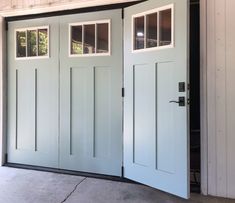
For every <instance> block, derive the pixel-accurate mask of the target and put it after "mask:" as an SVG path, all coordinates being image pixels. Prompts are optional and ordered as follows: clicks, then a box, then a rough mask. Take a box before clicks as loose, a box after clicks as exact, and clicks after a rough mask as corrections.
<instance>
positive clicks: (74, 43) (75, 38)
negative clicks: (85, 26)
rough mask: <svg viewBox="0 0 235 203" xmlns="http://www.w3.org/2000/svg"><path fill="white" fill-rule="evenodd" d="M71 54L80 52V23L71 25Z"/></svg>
mask: <svg viewBox="0 0 235 203" xmlns="http://www.w3.org/2000/svg"><path fill="white" fill-rule="evenodd" d="M71 38H72V40H71V54H82V52H83V51H82V25H79V26H72V27H71Z"/></svg>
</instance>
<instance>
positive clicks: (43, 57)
mask: <svg viewBox="0 0 235 203" xmlns="http://www.w3.org/2000/svg"><path fill="white" fill-rule="evenodd" d="M40 29H47V34H48V43H47V50H48V51H47V55H45V56H27V54H28V53H27V52H28V50H27V40H28V37H27V31H28V30H37V46H38V30H40ZM22 31H25V33H26V57H17V50H18V47H17V38H16V37H17V36H16V33H17V32H22ZM14 41H15V60H29V59H30V60H31V59H33V60H34V59H48V58H50V26H49V25H47V26H39V27H26V28H17V29H15V30H14ZM37 52H38V50H37ZM37 54H38V53H37Z"/></svg>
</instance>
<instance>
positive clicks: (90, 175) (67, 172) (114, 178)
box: [4, 163, 139, 184]
mask: <svg viewBox="0 0 235 203" xmlns="http://www.w3.org/2000/svg"><path fill="white" fill-rule="evenodd" d="M4 166H7V167H10V168H18V169H26V170H34V171H41V172H51V173H58V174H64V175H74V176H83V177H87V178H96V179H103V180H110V181H116V182H125V183H134V184H139V183H137V182H135V181H132V180H129V179H127V178H124V177H119V176H111V175H103V174H97V173H88V172H81V171H72V170H65V169H57V168H50V167H43V166H33V165H26V164H16V163H6V164H4Z"/></svg>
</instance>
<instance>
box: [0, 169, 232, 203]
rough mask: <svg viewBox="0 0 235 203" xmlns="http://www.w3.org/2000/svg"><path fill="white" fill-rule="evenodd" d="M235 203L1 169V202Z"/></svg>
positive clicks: (66, 176) (59, 175) (67, 177)
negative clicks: (184, 197) (187, 197)
mask: <svg viewBox="0 0 235 203" xmlns="http://www.w3.org/2000/svg"><path fill="white" fill-rule="evenodd" d="M181 202H183V203H184V202H189V203H204V202H209V203H232V202H233V203H235V200H228V199H220V198H213V197H203V196H200V195H196V194H192V197H191V199H190V200H183V199H180V198H177V197H175V196H172V195H168V194H166V193H164V192H160V191H158V190H155V189H152V188H150V187H146V186H143V185H137V184H129V183H121V182H114V181H107V180H100V179H94V178H85V177H78V176H70V175H62V174H55V173H49V172H38V171H32V170H23V169H15V168H8V167H0V203H181Z"/></svg>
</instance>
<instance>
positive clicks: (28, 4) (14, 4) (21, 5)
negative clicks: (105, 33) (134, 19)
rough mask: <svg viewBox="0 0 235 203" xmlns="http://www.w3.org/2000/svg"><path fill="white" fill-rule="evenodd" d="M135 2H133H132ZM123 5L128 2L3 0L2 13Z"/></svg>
mask: <svg viewBox="0 0 235 203" xmlns="http://www.w3.org/2000/svg"><path fill="white" fill-rule="evenodd" d="M130 1H133V0H130ZM100 2H102V3H104V4H107V3H110V4H112V3H117V2H118V3H119V2H120V3H121V2H128V0H118V1H117V0H1V1H0V11H7V10H15V9H32V8H43V7H48V6H60V5H63V4H74V3H81V4H83V5H84V4H87V5H89V4H91V3H99V4H100Z"/></svg>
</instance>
